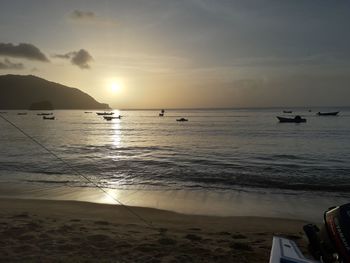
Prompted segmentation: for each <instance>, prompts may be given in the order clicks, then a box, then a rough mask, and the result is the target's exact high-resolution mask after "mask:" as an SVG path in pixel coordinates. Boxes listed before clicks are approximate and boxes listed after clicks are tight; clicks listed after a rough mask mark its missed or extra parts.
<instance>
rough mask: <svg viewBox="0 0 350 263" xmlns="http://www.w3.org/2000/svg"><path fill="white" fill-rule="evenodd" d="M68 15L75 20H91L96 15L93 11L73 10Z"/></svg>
mask: <svg viewBox="0 0 350 263" xmlns="http://www.w3.org/2000/svg"><path fill="white" fill-rule="evenodd" d="M70 17H71V18H72V19H76V20H93V19H95V18H96V15H95V13H94V12H91V11H80V10H74V11H73V12H72V13H71V14H70Z"/></svg>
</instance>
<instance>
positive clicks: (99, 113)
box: [96, 112, 114, 116]
mask: <svg viewBox="0 0 350 263" xmlns="http://www.w3.org/2000/svg"><path fill="white" fill-rule="evenodd" d="M96 114H97V115H100V116H108V115H113V114H114V112H96Z"/></svg>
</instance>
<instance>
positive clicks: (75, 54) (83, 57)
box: [53, 49, 93, 69]
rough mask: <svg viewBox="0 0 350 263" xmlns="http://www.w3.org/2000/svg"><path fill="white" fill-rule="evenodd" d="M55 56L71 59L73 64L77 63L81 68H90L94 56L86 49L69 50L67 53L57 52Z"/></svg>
mask: <svg viewBox="0 0 350 263" xmlns="http://www.w3.org/2000/svg"><path fill="white" fill-rule="evenodd" d="M53 57H56V58H62V59H69V60H70V62H71V63H72V64H73V65H76V66H78V67H79V68H81V69H89V68H90V65H89V62H91V61H92V60H93V57H92V56H91V55H90V54H89V52H88V51H86V50H85V49H80V50H79V51H72V52H68V53H66V54H56V55H53Z"/></svg>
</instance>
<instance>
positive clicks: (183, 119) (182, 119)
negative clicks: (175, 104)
mask: <svg viewBox="0 0 350 263" xmlns="http://www.w3.org/2000/svg"><path fill="white" fill-rule="evenodd" d="M176 121H188V119H185V118H180V119H176Z"/></svg>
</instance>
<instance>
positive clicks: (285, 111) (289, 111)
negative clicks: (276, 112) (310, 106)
mask: <svg viewBox="0 0 350 263" xmlns="http://www.w3.org/2000/svg"><path fill="white" fill-rule="evenodd" d="M283 113H293V111H291V110H284V111H283Z"/></svg>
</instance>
